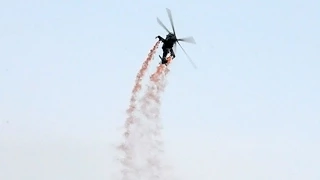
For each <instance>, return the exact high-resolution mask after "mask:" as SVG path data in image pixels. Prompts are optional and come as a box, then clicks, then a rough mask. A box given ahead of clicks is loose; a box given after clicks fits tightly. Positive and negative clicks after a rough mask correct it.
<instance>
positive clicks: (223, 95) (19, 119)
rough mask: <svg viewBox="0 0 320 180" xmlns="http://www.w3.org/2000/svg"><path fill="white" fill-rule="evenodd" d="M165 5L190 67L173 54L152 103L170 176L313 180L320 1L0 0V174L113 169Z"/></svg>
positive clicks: (32, 178)
mask: <svg viewBox="0 0 320 180" xmlns="http://www.w3.org/2000/svg"><path fill="white" fill-rule="evenodd" d="M166 7H168V8H170V9H171V10H172V13H173V18H174V21H175V26H176V32H177V34H178V36H179V37H183V36H189V35H192V36H194V38H195V39H196V41H197V45H192V44H183V45H184V48H185V49H186V50H187V51H188V53H189V55H190V56H191V57H192V58H193V60H194V61H195V63H196V64H197V66H198V69H197V70H194V69H193V67H192V66H191V64H190V63H189V62H188V61H187V58H186V56H185V55H184V54H183V52H182V51H181V50H180V49H179V48H178V52H177V53H176V54H177V58H176V59H175V61H174V63H173V64H172V65H171V72H170V74H169V77H168V80H169V85H168V87H167V89H166V92H165V93H164V95H163V100H162V102H163V106H162V109H161V111H162V117H163V126H164V130H163V134H164V141H165V145H166V156H167V158H168V161H167V162H168V163H169V164H170V165H171V166H173V167H174V173H175V175H176V176H177V177H178V178H179V179H184V180H196V179H201V180H215V179H219V180H257V179H259V180H301V179H305V180H319V179H320V171H319V168H320V155H319V152H320V95H319V92H320V83H319V78H320V72H319V67H320V50H319V48H320V36H319V32H320V24H319V18H320V13H319V7H320V1H317V0H305V1H297V0H293V1H292V0H291V1H289V0H282V1H276V0H269V1H246V0H239V1H209V0H198V1H182V0H177V1H169V0H163V1H124V0H119V1H108V0H107V1H98V0H91V1H89V0H83V1H75V0H71V1H62V0H56V1H40V0H33V1H28V2H27V1H22V0H11V1H1V2H0V179H1V180H43V179H46V180H58V179H59V180H70V179H77V180H88V179H95V180H105V179H109V178H111V177H112V173H114V172H116V170H117V169H116V167H115V165H114V162H113V161H114V159H115V151H114V149H113V146H114V145H117V144H118V143H119V137H120V134H121V131H120V130H119V127H121V125H122V124H123V123H124V121H125V117H126V116H125V110H126V108H127V106H128V100H129V97H130V93H131V89H132V86H133V83H134V79H135V75H136V73H137V71H138V69H139V68H140V66H141V64H142V62H143V60H144V59H145V57H146V56H147V54H148V52H149V50H150V48H151V47H152V46H153V44H154V43H155V42H156V40H155V39H154V38H155V36H157V35H162V36H165V34H166V32H165V31H164V30H163V29H162V28H161V27H160V26H159V25H158V24H157V21H156V17H157V16H158V17H159V18H160V19H162V21H163V22H164V23H165V24H167V25H168V26H169V20H168V18H167V15H166V11H165V8H166ZM158 53H161V51H160V50H159V51H158ZM158 61H159V59H158V58H156V59H155V60H154V62H153V63H152V70H153V69H155V67H156V65H157V64H158Z"/></svg>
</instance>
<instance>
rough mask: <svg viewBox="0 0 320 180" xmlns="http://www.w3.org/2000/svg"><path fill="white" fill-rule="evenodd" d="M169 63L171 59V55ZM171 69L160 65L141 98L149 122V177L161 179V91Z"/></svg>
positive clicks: (147, 133)
mask: <svg viewBox="0 0 320 180" xmlns="http://www.w3.org/2000/svg"><path fill="white" fill-rule="evenodd" d="M168 60H169V63H170V61H171V57H170V59H168ZM168 72H169V70H168V68H167V67H166V66H165V65H160V66H158V68H157V70H156V72H155V73H154V74H152V75H151V77H150V84H149V85H148V87H147V92H146V94H145V95H144V96H143V98H142V99H141V111H142V113H143V115H144V117H145V118H146V119H147V122H145V123H146V124H148V125H147V126H145V127H147V128H146V129H145V130H144V133H145V135H144V139H145V140H144V141H145V142H146V144H144V148H145V149H147V150H148V152H149V153H148V157H147V158H146V159H147V164H146V167H145V170H146V172H148V173H149V174H148V179H150V180H159V179H164V178H165V176H166V173H165V172H163V169H162V168H163V165H164V164H163V163H162V162H161V159H163V156H162V155H163V142H162V137H161V129H162V127H161V118H160V107H161V101H160V98H161V93H162V92H163V91H164V89H165V86H166V78H165V77H166V75H167V74H168Z"/></svg>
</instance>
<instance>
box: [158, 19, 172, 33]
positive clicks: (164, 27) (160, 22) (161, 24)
mask: <svg viewBox="0 0 320 180" xmlns="http://www.w3.org/2000/svg"><path fill="white" fill-rule="evenodd" d="M157 21H158V23H159V24H160V26H162V27H163V29H165V30H166V31H167V32H168V33H170V31H169V30H168V28H167V27H166V26H165V25H164V24H163V23H162V21H161V20H160V19H159V18H157Z"/></svg>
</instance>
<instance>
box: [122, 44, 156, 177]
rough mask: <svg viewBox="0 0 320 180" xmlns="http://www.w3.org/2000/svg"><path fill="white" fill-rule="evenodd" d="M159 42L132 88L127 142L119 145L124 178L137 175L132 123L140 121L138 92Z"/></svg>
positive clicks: (144, 63) (125, 135) (125, 133)
mask: <svg viewBox="0 0 320 180" xmlns="http://www.w3.org/2000/svg"><path fill="white" fill-rule="evenodd" d="M159 44H160V41H158V42H156V44H155V45H154V46H153V48H152V49H151V50H150V53H149V54H148V57H147V59H146V60H145V61H144V62H143V65H142V67H141V69H140V70H139V72H138V74H137V76H136V80H135V85H134V87H133V89H132V94H131V98H130V105H129V108H128V109H127V111H126V112H127V115H128V117H127V119H126V122H125V132H124V137H125V142H124V143H122V144H121V145H120V146H118V148H119V149H120V150H121V151H123V152H124V158H123V159H121V163H122V165H123V169H122V176H123V177H122V180H132V178H134V177H136V176H137V175H136V173H135V172H136V171H137V170H136V169H135V165H134V164H133V155H134V153H133V151H134V140H133V139H132V138H130V135H131V134H132V132H130V131H131V128H132V125H133V124H134V123H137V121H138V117H137V116H136V111H137V95H138V92H139V91H140V90H141V82H142V79H143V77H144V76H145V73H146V71H147V69H148V66H149V63H150V61H151V60H152V59H153V56H154V54H155V53H156V50H157V48H158V47H159ZM133 138H134V137H133ZM132 176H133V177H132Z"/></svg>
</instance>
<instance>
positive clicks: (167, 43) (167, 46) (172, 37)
mask: <svg viewBox="0 0 320 180" xmlns="http://www.w3.org/2000/svg"><path fill="white" fill-rule="evenodd" d="M166 9H167V14H168V16H169V20H170V23H171V27H172V31H173V32H170V31H169V30H168V28H167V27H166V26H165V25H164V24H163V23H162V21H161V20H160V19H159V18H158V17H157V21H158V23H159V24H160V25H161V26H162V27H163V28H164V29H165V30H166V31H167V32H168V34H167V36H166V38H165V39H164V38H162V37H161V36H157V37H156V38H158V39H159V40H160V41H162V43H163V46H162V50H163V55H162V57H161V56H160V55H159V57H160V59H161V64H165V65H167V63H168V60H167V59H166V58H167V55H168V53H169V52H170V54H171V56H172V57H173V58H175V51H176V44H177V43H178V45H179V46H180V47H181V49H182V50H183V52H184V53H185V54H186V56H187V57H188V59H189V61H190V62H191V64H192V65H193V66H194V68H197V67H196V65H195V64H194V63H193V61H192V59H191V58H190V57H189V55H188V54H187V52H186V51H185V50H184V49H183V47H182V46H181V44H180V43H179V41H181V42H187V43H192V44H196V42H195V40H194V38H193V37H192V36H189V37H185V38H180V39H178V38H177V36H176V32H175V29H174V25H173V19H172V14H171V10H170V9H168V8H166ZM173 49H174V50H173Z"/></svg>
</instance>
